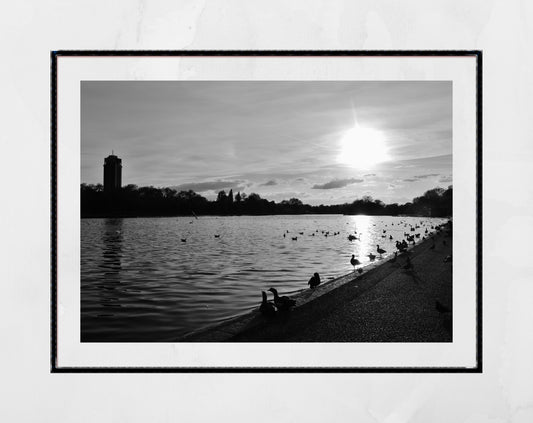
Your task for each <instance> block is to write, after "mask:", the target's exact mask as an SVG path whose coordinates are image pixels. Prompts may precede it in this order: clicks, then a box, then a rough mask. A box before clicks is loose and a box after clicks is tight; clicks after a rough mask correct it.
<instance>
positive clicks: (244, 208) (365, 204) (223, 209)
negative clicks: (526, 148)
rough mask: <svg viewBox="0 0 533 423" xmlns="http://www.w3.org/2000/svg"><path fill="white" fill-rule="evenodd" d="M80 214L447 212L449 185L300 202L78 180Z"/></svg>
mask: <svg viewBox="0 0 533 423" xmlns="http://www.w3.org/2000/svg"><path fill="white" fill-rule="evenodd" d="M80 191H81V215H82V217H89V216H117V215H120V216H175V215H190V214H192V213H194V214H228V213H231V214H237V215H240V214H250V215H257V214H303V213H319V214H325V213H336V214H338V213H343V214H367V215H392V216H395V215H400V214H403V215H420V216H451V215H452V199H453V187H452V186H451V185H450V186H449V187H448V188H447V189H444V188H434V189H431V190H428V191H426V192H425V193H424V195H422V196H420V197H416V198H414V199H413V201H412V202H408V203H405V204H402V205H399V204H396V203H394V204H385V203H383V202H382V201H381V200H374V199H373V198H372V197H371V196H369V195H365V196H363V197H362V198H361V199H356V200H354V201H353V202H352V203H345V204H334V205H328V206H325V205H323V204H321V205H320V206H310V205H308V204H303V202H302V201H301V200H299V199H298V198H290V199H289V200H283V201H281V202H280V203H275V202H274V201H268V200H266V199H263V198H261V196H260V195H259V194H257V193H251V194H250V195H249V196H247V195H246V194H245V193H244V192H243V193H242V194H241V193H240V192H238V193H237V194H236V196H235V202H233V204H232V199H233V198H232V197H233V190H230V192H229V195H226V192H225V191H220V192H219V193H218V195H217V199H216V201H208V200H207V199H206V198H205V197H202V196H201V195H199V194H197V193H195V192H194V191H192V190H189V191H180V192H176V190H174V189H172V188H155V187H153V186H149V187H138V186H136V185H133V184H130V185H126V186H125V187H123V188H122V189H120V190H119V191H117V192H116V193H114V194H113V198H111V199H110V198H109V195H107V196H106V194H105V193H104V191H103V186H102V184H97V185H91V184H85V183H84V184H81V186H80Z"/></svg>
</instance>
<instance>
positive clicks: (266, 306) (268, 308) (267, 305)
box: [259, 291, 276, 316]
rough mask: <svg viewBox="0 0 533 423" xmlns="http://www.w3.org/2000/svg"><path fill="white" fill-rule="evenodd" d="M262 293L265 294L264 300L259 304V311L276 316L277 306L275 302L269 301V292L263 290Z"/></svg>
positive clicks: (265, 314)
mask: <svg viewBox="0 0 533 423" xmlns="http://www.w3.org/2000/svg"><path fill="white" fill-rule="evenodd" d="M261 294H262V295H263V302H262V303H261V305H260V306H259V311H260V312H261V314H263V315H264V316H274V315H275V314H276V308H275V307H274V304H272V303H271V302H270V301H267V294H266V292H265V291H261Z"/></svg>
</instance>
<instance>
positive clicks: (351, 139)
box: [337, 126, 389, 169]
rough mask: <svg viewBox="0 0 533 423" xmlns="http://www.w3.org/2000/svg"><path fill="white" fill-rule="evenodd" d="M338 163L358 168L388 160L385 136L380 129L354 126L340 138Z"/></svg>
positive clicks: (365, 167)
mask: <svg viewBox="0 0 533 423" xmlns="http://www.w3.org/2000/svg"><path fill="white" fill-rule="evenodd" d="M337 159H338V161H339V163H342V164H346V165H349V166H352V167H355V168H359V169H367V168H371V167H373V166H375V165H377V164H378V163H382V162H385V161H387V160H389V155H388V151H387V146H386V144H385V137H384V136H383V134H382V132H381V131H378V130H377V129H372V128H365V127H362V126H355V127H354V128H352V129H350V130H348V131H346V133H345V134H344V135H343V137H342V138H341V149H340V153H339V156H338V158H337Z"/></svg>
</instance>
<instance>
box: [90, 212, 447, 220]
mask: <svg viewBox="0 0 533 423" xmlns="http://www.w3.org/2000/svg"><path fill="white" fill-rule="evenodd" d="M253 216H256V217H257V216H390V217H421V218H430V219H451V216H425V215H418V214H397V215H393V214H368V213H357V214H349V213H278V214H272V213H265V214H201V215H198V218H200V217H253ZM165 217H176V218H177V217H182V218H190V219H193V220H195V219H196V218H195V217H194V216H191V215H186V214H176V215H161V214H160V215H91V216H81V217H80V218H81V219H130V218H131V219H141V218H165Z"/></svg>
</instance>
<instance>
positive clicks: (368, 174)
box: [363, 173, 376, 176]
mask: <svg viewBox="0 0 533 423" xmlns="http://www.w3.org/2000/svg"><path fill="white" fill-rule="evenodd" d="M363 176H376V174H375V173H367V174H366V175H363Z"/></svg>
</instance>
